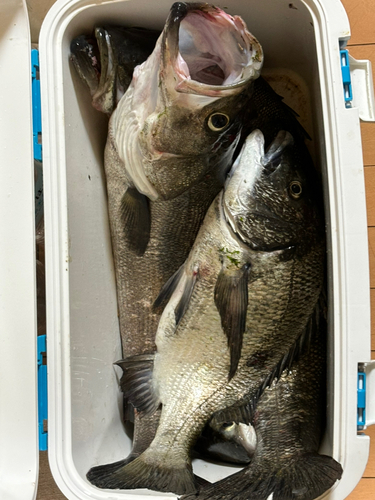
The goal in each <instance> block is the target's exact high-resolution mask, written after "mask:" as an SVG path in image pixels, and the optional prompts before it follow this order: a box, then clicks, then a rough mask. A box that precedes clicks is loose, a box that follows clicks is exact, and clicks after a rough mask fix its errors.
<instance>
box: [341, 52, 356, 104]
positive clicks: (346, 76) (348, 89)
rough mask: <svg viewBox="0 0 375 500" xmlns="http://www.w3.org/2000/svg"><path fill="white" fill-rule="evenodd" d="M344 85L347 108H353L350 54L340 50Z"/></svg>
mask: <svg viewBox="0 0 375 500" xmlns="http://www.w3.org/2000/svg"><path fill="white" fill-rule="evenodd" d="M340 60H341V73H342V83H343V86H344V100H345V106H346V107H347V108H351V107H352V100H353V91H352V81H351V76H350V65H349V52H348V51H347V50H346V49H344V50H340Z"/></svg>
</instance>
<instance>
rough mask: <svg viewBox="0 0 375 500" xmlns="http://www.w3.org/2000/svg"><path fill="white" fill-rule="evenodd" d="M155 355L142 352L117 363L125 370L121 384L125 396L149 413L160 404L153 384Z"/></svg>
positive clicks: (137, 407)
mask: <svg viewBox="0 0 375 500" xmlns="http://www.w3.org/2000/svg"><path fill="white" fill-rule="evenodd" d="M154 357H155V355H154V354H140V355H136V356H129V357H128V358H126V359H122V360H120V361H117V363H115V364H116V365H118V366H119V367H120V368H121V369H122V371H123V374H122V377H121V380H120V386H121V390H122V392H123V393H124V397H125V398H126V399H127V400H128V401H129V402H130V403H131V404H132V405H133V406H134V408H136V409H137V410H139V411H144V412H145V413H149V414H151V413H154V411H156V410H157V409H158V407H159V405H160V401H159V399H158V397H157V395H156V394H155V391H154V389H153V386H152V372H153V368H154Z"/></svg>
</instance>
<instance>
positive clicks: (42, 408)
mask: <svg viewBox="0 0 375 500" xmlns="http://www.w3.org/2000/svg"><path fill="white" fill-rule="evenodd" d="M37 342H38V344H37V348H38V429H39V450H41V451H45V450H46V449H47V438H48V428H47V422H48V399H47V348H46V347H47V346H46V336H45V335H39V336H38V338H37Z"/></svg>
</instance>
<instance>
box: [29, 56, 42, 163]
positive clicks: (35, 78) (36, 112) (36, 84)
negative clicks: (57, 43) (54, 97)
mask: <svg viewBox="0 0 375 500" xmlns="http://www.w3.org/2000/svg"><path fill="white" fill-rule="evenodd" d="M31 91H32V101H33V143H34V158H35V160H39V161H42V113H41V105H40V80H39V52H38V51H37V50H35V49H33V50H32V51H31Z"/></svg>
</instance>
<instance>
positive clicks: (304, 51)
mask: <svg viewBox="0 0 375 500" xmlns="http://www.w3.org/2000/svg"><path fill="white" fill-rule="evenodd" d="M171 3H172V2H171V1H170V0H160V1H158V2H149V1H147V0H128V1H104V2H103V1H98V2H95V1H93V0H70V1H67V0H60V1H58V2H57V3H56V4H55V5H54V6H53V8H52V9H51V11H50V12H49V14H48V16H47V18H46V20H45V22H44V25H43V27H42V32H41V38H40V57H41V83H42V99H43V101H42V111H43V116H42V117H43V131H44V134H43V147H44V149H43V152H44V164H45V227H46V259H47V269H46V272H47V299H48V303H47V310H48V319H47V321H48V323H47V331H48V359H49V363H48V366H49V368H48V370H49V373H48V376H49V459H50V465H51V468H52V472H53V475H54V477H55V480H56V482H57V484H58V485H59V487H60V488H61V490H62V491H63V493H64V494H65V495H66V496H67V497H68V498H69V499H76V500H86V499H87V500H88V499H97V500H99V499H101V500H120V499H122V500H130V499H133V498H137V499H144V500H146V499H148V500H151V499H153V498H174V495H171V494H161V493H155V492H151V491H149V490H133V491H116V490H112V491H105V490H100V489H97V488H95V487H93V486H92V485H91V484H90V483H89V482H88V481H87V480H86V478H85V475H86V473H87V471H88V469H89V468H90V467H91V466H93V465H96V464H100V463H108V462H110V461H115V460H119V459H121V458H124V457H125V456H126V455H127V453H128V452H129V449H130V439H129V438H128V437H127V435H126V433H125V432H124V429H123V426H122V423H121V412H120V406H121V403H120V402H121V394H120V393H119V392H118V385H117V379H116V374H115V372H114V370H113V367H112V363H113V362H114V361H116V360H117V359H119V358H120V356H121V351H120V344H119V331H118V319H117V305H116V288H115V278H114V270H113V263H112V254H111V244H110V234H109V227H108V215H107V205H106V191H105V178H104V172H103V166H102V158H103V146H104V141H105V135H106V126H107V123H106V118H105V117H104V116H102V115H100V113H98V112H96V111H95V110H94V109H93V108H92V106H91V102H90V96H89V95H88V92H87V90H86V88H85V87H84V85H83V84H82V83H81V82H80V81H79V78H78V77H77V75H76V74H75V72H74V69H73V68H72V67H71V66H70V64H69V45H70V41H71V40H72V39H73V38H74V37H75V36H77V35H79V34H82V33H90V32H91V30H92V28H93V26H95V25H101V24H105V23H113V24H124V25H127V26H131V25H137V26H144V27H154V28H155V27H156V28H162V26H163V24H164V21H165V19H166V17H167V14H168V11H169V8H170V5H171ZM289 4H290V2H289V0H262V2H259V1H258V0H228V1H226V2H225V4H223V5H225V6H226V7H228V12H230V13H233V14H239V15H241V16H242V17H243V18H244V19H245V21H246V22H247V24H248V27H249V29H250V31H252V32H253V33H254V34H255V35H256V36H257V37H258V38H259V40H260V42H261V43H262V45H263V48H264V52H265V61H266V70H267V72H271V73H272V72H273V73H274V74H284V75H292V74H297V76H298V79H300V81H303V85H302V87H303V88H307V91H308V94H309V99H308V102H309V106H310V108H309V109H311V116H309V117H307V118H308V119H307V120H306V126H307V129H308V132H309V133H310V135H311V136H313V137H314V150H313V151H312V153H313V156H314V158H315V159H316V162H317V165H318V166H319V167H320V168H321V170H322V173H323V178H324V183H325V194H326V213H327V234H328V261H329V301H330V355H329V363H328V364H329V367H330V374H329V392H328V422H327V432H326V436H325V439H324V443H323V446H322V452H325V453H327V454H331V455H332V456H333V457H334V458H335V459H337V460H338V461H340V463H341V464H342V466H343V468H344V474H343V477H342V479H341V481H340V482H338V483H337V484H336V485H335V486H334V488H333V489H332V491H330V492H328V493H327V494H325V495H324V496H323V497H322V498H325V499H327V500H328V499H329V500H343V499H344V498H345V497H346V496H347V495H348V494H349V493H350V492H351V491H352V490H353V488H354V487H355V486H356V484H357V482H358V481H359V479H360V478H361V476H362V473H363V471H364V469H365V466H366V462H367V457H368V451H369V439H368V437H367V436H357V434H356V425H357V422H356V406H357V368H358V363H359V362H366V361H369V360H370V298H369V274H368V252H367V244H368V243H367V221H366V205H365V191H364V179H363V165H362V151H361V138H360V128H359V111H358V109H357V108H356V107H353V108H352V109H346V108H345V103H344V98H343V87H342V77H341V66H340V54H339V40H347V39H348V38H349V36H350V31H349V24H348V19H347V16H346V13H345V11H344V9H343V7H342V5H341V3H340V2H339V1H338V0H295V1H294V2H293V7H295V8H290V5H289ZM219 5H220V3H219ZM194 468H195V471H196V473H197V474H199V475H202V476H203V477H206V478H208V479H210V480H216V479H218V478H220V477H224V476H225V475H228V474H230V473H232V472H234V469H233V468H228V467H220V468H219V467H217V466H213V465H210V464H207V463H205V462H199V463H197V462H196V463H195V464H194Z"/></svg>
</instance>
